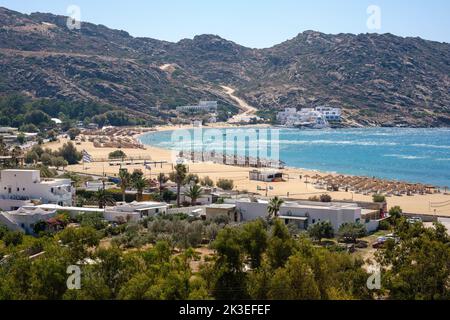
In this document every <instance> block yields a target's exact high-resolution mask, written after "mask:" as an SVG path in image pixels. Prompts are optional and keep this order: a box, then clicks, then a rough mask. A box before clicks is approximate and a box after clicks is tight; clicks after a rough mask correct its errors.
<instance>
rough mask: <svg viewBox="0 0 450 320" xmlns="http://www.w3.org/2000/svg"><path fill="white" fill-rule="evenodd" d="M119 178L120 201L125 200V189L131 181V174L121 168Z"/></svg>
mask: <svg viewBox="0 0 450 320" xmlns="http://www.w3.org/2000/svg"><path fill="white" fill-rule="evenodd" d="M119 178H120V183H119V186H120V190H121V191H122V202H125V192H126V191H127V188H128V187H129V186H130V182H131V175H130V173H129V172H128V171H127V170H126V169H121V170H120V171H119Z"/></svg>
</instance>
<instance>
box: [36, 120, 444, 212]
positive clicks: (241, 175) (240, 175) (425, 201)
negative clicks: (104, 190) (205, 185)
mask: <svg viewBox="0 0 450 320" xmlns="http://www.w3.org/2000/svg"><path fill="white" fill-rule="evenodd" d="M229 127H230V128H231V127H234V128H245V127H242V126H230V125H227V124H217V125H215V126H208V127H203V128H204V129H209V128H210V129H214V128H229ZM249 127H256V126H253V125H252V126H250V125H249ZM263 127H269V126H267V125H266V126H263ZM155 129H156V130H155V131H171V130H179V129H192V126H181V127H180V126H160V127H157V128H155ZM137 130H139V129H137ZM150 132H151V131H148V132H146V133H140V134H136V135H135V137H134V138H135V139H139V140H140V137H141V136H142V134H148V133H150ZM65 142H67V140H66V139H61V140H60V141H58V142H52V143H48V144H46V145H45V147H49V148H51V149H53V150H55V149H57V148H59V147H60V146H61V145H62V144H63V143H65ZM76 147H77V149H79V150H83V149H84V150H86V151H87V152H89V153H90V154H91V155H92V156H93V157H94V158H106V157H107V155H108V154H109V153H110V152H112V151H115V150H116V148H95V147H94V146H93V144H92V143H91V142H88V141H85V142H81V143H79V144H78V145H77V146H76ZM122 150H123V151H124V152H125V153H126V154H127V155H128V156H129V157H142V156H145V157H149V158H151V159H152V160H154V161H166V162H167V163H168V164H167V165H164V166H163V167H162V168H161V167H160V166H155V167H154V168H153V167H152V169H151V171H150V172H149V171H148V170H145V168H144V167H143V165H130V166H127V167H128V169H129V170H131V171H132V170H134V169H141V170H143V171H144V172H145V173H146V175H147V176H148V177H149V178H152V179H154V178H156V175H157V174H159V173H161V172H162V173H165V174H168V173H170V172H171V171H172V151H171V150H167V149H164V148H159V147H154V146H149V145H144V149H122ZM68 170H71V171H75V172H86V173H91V174H102V173H103V172H105V174H107V175H110V176H117V174H118V170H119V169H118V167H117V166H109V165H108V164H107V163H103V164H102V163H92V164H89V165H88V166H87V170H85V171H83V165H81V164H79V165H74V166H69V167H68ZM249 170H251V168H245V167H236V166H232V165H225V164H218V163H189V171H190V172H191V173H195V174H198V175H199V176H200V177H205V176H209V177H210V178H211V179H212V180H214V181H217V180H218V179H221V178H225V179H232V180H234V181H235V186H236V188H237V190H241V191H243V190H247V191H249V192H255V193H261V191H259V190H258V189H260V188H265V187H266V186H271V187H272V188H273V190H270V191H269V193H268V196H269V197H272V196H275V195H277V196H283V197H286V196H287V194H288V193H289V197H290V198H294V199H295V198H297V199H308V198H309V197H310V196H312V195H320V194H321V193H326V192H327V191H325V190H321V189H316V188H314V186H313V185H311V184H305V181H303V180H300V179H299V176H303V177H304V176H306V175H309V176H314V175H316V174H319V175H322V176H326V175H338V173H334V172H330V173H328V172H323V171H320V170H309V169H302V168H293V167H286V168H285V169H283V170H282V171H283V173H284V174H286V175H289V176H290V177H291V179H288V181H285V182H276V183H267V184H266V183H263V182H257V181H250V180H249ZM344 176H352V175H344ZM355 177H356V176H355ZM327 193H329V194H330V195H331V196H332V198H333V199H336V200H354V201H369V202H371V201H372V197H371V196H368V195H362V194H356V193H352V192H344V191H339V192H327ZM449 200H450V196H449V195H445V194H442V193H439V194H426V195H414V196H403V197H397V196H394V197H389V198H387V202H388V206H389V207H392V206H400V207H402V208H403V210H404V211H405V212H408V213H421V214H430V215H433V214H435V212H434V210H432V209H431V208H430V206H429V204H430V202H433V203H434V202H444V201H449ZM436 214H439V215H443V216H449V217H450V207H444V208H438V209H437V210H436Z"/></svg>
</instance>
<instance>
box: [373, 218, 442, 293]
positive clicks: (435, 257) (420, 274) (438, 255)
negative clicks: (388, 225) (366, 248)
mask: <svg viewBox="0 0 450 320" xmlns="http://www.w3.org/2000/svg"><path fill="white" fill-rule="evenodd" d="M396 228H397V230H396V234H397V235H398V236H399V237H400V244H397V243H395V242H394V241H388V242H387V243H386V245H385V246H384V247H383V248H382V249H381V250H379V251H378V252H377V257H376V259H377V261H378V262H379V263H380V264H381V266H382V270H381V272H382V275H383V277H382V287H383V288H384V289H385V290H386V293H388V295H389V298H390V299H395V300H448V299H449V298H450V289H449V286H448V281H449V279H450V262H449V261H450V246H449V244H450V243H449V239H448V235H447V232H446V230H445V228H444V227H443V226H442V225H435V227H434V228H424V227H423V225H422V224H421V223H417V224H410V223H408V222H406V221H405V220H403V219H401V220H400V221H398V226H397V227H396Z"/></svg>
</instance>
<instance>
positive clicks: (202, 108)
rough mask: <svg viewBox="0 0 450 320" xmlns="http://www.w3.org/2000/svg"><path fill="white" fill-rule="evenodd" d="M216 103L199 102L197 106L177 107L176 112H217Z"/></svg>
mask: <svg viewBox="0 0 450 320" xmlns="http://www.w3.org/2000/svg"><path fill="white" fill-rule="evenodd" d="M217 108H218V104H217V101H200V102H199V104H198V105H195V106H194V105H192V106H181V107H177V111H184V112H211V113H213V112H217Z"/></svg>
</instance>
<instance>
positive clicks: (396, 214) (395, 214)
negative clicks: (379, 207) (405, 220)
mask: <svg viewBox="0 0 450 320" xmlns="http://www.w3.org/2000/svg"><path fill="white" fill-rule="evenodd" d="M402 213H403V211H402V209H401V208H400V207H399V206H395V207H392V208H391V209H389V216H390V217H391V219H393V221H394V222H395V221H396V220H398V219H400V218H401V216H402Z"/></svg>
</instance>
